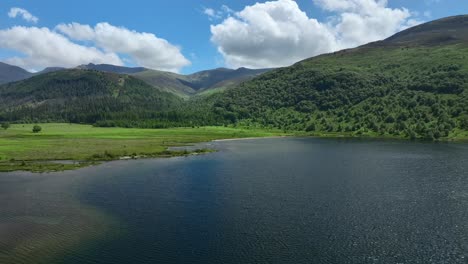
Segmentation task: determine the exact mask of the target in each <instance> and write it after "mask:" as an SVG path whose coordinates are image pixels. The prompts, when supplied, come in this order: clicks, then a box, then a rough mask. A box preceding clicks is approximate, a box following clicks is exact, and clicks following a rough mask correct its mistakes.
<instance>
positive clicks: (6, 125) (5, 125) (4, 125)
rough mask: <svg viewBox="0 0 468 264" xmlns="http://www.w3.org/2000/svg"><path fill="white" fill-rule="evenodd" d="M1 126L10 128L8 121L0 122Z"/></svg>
mask: <svg viewBox="0 0 468 264" xmlns="http://www.w3.org/2000/svg"><path fill="white" fill-rule="evenodd" d="M2 128H3V129H5V130H7V129H8V128H10V123H8V122H5V123H2Z"/></svg>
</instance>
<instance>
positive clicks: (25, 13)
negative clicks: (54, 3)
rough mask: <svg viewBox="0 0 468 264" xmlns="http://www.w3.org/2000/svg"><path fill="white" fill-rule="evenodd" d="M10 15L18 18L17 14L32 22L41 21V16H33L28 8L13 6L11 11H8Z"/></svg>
mask: <svg viewBox="0 0 468 264" xmlns="http://www.w3.org/2000/svg"><path fill="white" fill-rule="evenodd" d="M8 16H9V17H11V18H16V17H17V16H20V17H21V18H23V19H24V20H26V21H28V22H32V23H37V22H38V21H39V18H37V17H35V16H33V15H32V14H31V13H29V11H28V10H26V9H23V8H19V7H13V8H11V9H10V12H8Z"/></svg>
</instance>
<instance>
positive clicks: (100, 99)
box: [0, 69, 182, 123]
mask: <svg viewBox="0 0 468 264" xmlns="http://www.w3.org/2000/svg"><path fill="white" fill-rule="evenodd" d="M181 102H182V101H181V99H180V98H178V97H177V96H175V95H173V94H170V93H165V92H161V91H159V90H158V89H155V88H154V87H152V86H150V85H148V84H146V83H145V82H143V81H141V80H138V79H136V78H134V77H132V76H128V75H120V74H114V73H106V72H101V71H92V70H77V69H75V70H63V71H56V72H51V73H46V74H41V75H38V76H34V77H32V78H29V79H26V80H23V81H19V82H15V83H9V84H4V85H2V86H0V120H9V121H26V122H32V121H66V122H76V123H80V122H84V123H94V122H97V121H102V120H122V119H123V120H141V119H144V120H154V119H158V120H166V118H165V115H164V114H163V112H168V111H170V110H171V109H176V108H177V107H178V106H179V105H180V104H181Z"/></svg>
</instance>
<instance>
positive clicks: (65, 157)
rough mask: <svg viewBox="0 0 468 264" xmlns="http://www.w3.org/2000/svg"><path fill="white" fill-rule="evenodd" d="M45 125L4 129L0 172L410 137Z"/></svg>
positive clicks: (461, 137)
mask: <svg viewBox="0 0 468 264" xmlns="http://www.w3.org/2000/svg"><path fill="white" fill-rule="evenodd" d="M40 126H41V127H43V130H42V131H41V132H40V133H32V131H31V129H32V127H33V124H15V125H12V127H11V128H10V129H8V130H1V131H0V172H9V171H10V172H11V171H31V172H51V171H64V170H74V169H79V168H82V167H87V166H92V165H97V164H99V163H101V162H106V161H111V160H119V159H139V158H168V157H177V156H187V155H194V154H203V153H209V152H213V151H214V150H213V149H210V148H199V149H197V148H192V149H190V148H178V147H182V146H189V145H193V144H197V143H202V142H210V141H233V140H245V139H256V138H277V137H285V136H299V137H319V138H362V139H391V140H393V139H395V140H408V139H407V138H404V137H396V136H389V135H377V134H355V133H337V132H329V133H317V132H308V133H306V132H284V131H278V130H271V129H258V128H256V129H246V128H232V127H200V128H172V129H135V128H100V127H93V126H90V125H79V124H60V123H49V124H40ZM439 141H455V142H465V141H468V134H467V132H466V131H455V132H454V133H453V134H452V135H450V137H449V138H444V139H440V140H439ZM187 149H190V151H188V150H187ZM57 161H58V162H57ZM60 161H72V162H60Z"/></svg>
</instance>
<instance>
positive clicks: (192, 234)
mask: <svg viewBox="0 0 468 264" xmlns="http://www.w3.org/2000/svg"><path fill="white" fill-rule="evenodd" d="M207 144H208V145H209V146H210V147H213V148H217V149H219V152H217V153H211V154H207V155H200V156H191V157H179V158H170V159H147V160H131V161H115V162H109V163H105V164H102V165H99V166H95V167H88V168H84V169H80V170H77V171H68V172H60V173H49V174H31V173H24V172H15V173H0V263H2V264H8V263H15V264H17V263H80V264H81V263H109V264H110V263H112V264H118V263H203V264H206V263H292V264H299V263H467V261H468V144H459V143H421V142H409V141H383V140H350V139H316V138H276V139H255V140H242V141H223V142H211V143H207Z"/></svg>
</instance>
